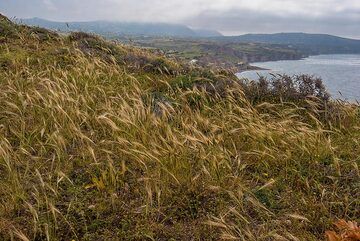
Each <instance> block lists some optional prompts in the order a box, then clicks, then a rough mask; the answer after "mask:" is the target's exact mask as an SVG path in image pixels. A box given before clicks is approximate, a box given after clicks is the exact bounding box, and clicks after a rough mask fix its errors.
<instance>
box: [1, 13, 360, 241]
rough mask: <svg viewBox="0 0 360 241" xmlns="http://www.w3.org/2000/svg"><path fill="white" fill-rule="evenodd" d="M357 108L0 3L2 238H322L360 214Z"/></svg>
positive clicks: (309, 89)
mask: <svg viewBox="0 0 360 241" xmlns="http://www.w3.org/2000/svg"><path fill="white" fill-rule="evenodd" d="M359 113H360V108H359V106H358V105H355V104H350V103H343V102H341V101H334V100H331V99H329V97H328V95H327V94H326V91H325V87H324V86H323V85H322V83H321V80H319V79H314V78H312V77H309V76H298V77H295V78H294V79H293V78H290V77H286V76H282V77H279V76H278V77H274V79H273V80H268V81H266V80H264V79H262V80H260V81H259V82H250V83H248V82H246V81H240V80H238V79H236V77H235V76H234V75H232V74H231V73H229V72H226V71H216V70H210V69H206V68H198V67H196V68H195V67H192V66H189V65H186V64H183V63H179V62H175V61H173V60H169V59H167V58H165V57H164V56H162V55H159V54H156V53H154V52H153V51H148V50H144V49H140V48H135V47H130V46H127V45H121V44H114V43H111V42H107V41H105V40H103V39H102V38H100V37H98V36H94V35H90V34H86V33H71V34H69V35H66V36H64V35H59V34H57V33H55V32H51V31H48V30H45V29H42V28H37V27H27V26H20V25H16V24H14V23H12V22H10V21H9V20H8V19H7V18H6V17H4V16H2V15H0V240H4V241H8V240H9V241H10V240H21V241H28V240H31V241H39V240H40V241H42V240H134V241H135V240H160V241H161V240H164V241H165V240H241V241H249V240H250V241H255V240H294V241H296V240H307V241H315V240H324V238H325V236H324V234H325V231H326V230H334V229H335V227H334V226H333V222H335V221H337V220H338V219H346V220H354V221H360V220H359V217H360V213H359V212H360V207H359V205H360V203H359V200H360V198H359V193H360V192H359V178H360V173H359V164H360V163H359V161H360V159H359V156H360V142H359V139H360V125H359V123H360V116H359ZM345 226H346V225H345ZM339 227H344V225H343V226H339ZM341 231H344V232H345V231H351V230H341ZM328 234H329V235H333V234H332V233H328ZM333 236H334V235H333Z"/></svg>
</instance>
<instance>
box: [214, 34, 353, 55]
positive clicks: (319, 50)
mask: <svg viewBox="0 0 360 241" xmlns="http://www.w3.org/2000/svg"><path fill="white" fill-rule="evenodd" d="M218 39H221V40H224V41H230V42H252V43H267V44H282V45H291V46H292V47H293V48H295V49H298V50H300V51H302V52H303V53H305V54H354V53H360V40H356V39H347V38H341V37H337V36H332V35H327V34H306V33H276V34H245V35H241V36H233V37H219V38H218Z"/></svg>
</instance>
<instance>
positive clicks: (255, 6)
mask: <svg viewBox="0 0 360 241" xmlns="http://www.w3.org/2000/svg"><path fill="white" fill-rule="evenodd" d="M0 12H2V13H3V14H5V15H7V16H8V17H17V18H31V17H40V18H46V19H50V20H57V21H74V20H76V21H87V20H116V21H132V22H134V21H135V22H167V23H181V24H186V25H188V26H190V27H195V28H206V29H213V30H218V31H220V32H222V33H223V34H226V35H237V34H243V33H274V32H308V33H329V34H335V35H340V36H346V37H353V38H360V0H0Z"/></svg>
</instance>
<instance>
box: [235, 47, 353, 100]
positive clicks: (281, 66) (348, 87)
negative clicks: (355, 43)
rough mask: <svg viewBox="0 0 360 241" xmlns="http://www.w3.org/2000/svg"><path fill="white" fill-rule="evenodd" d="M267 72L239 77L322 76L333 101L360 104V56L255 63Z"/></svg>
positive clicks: (239, 75) (336, 55)
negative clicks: (272, 75)
mask: <svg viewBox="0 0 360 241" xmlns="http://www.w3.org/2000/svg"><path fill="white" fill-rule="evenodd" d="M251 65H253V66H257V67H261V68H263V69H267V70H251V71H245V72H241V73H238V74H237V76H238V77H239V78H246V79H250V80H257V79H259V76H265V77H268V78H270V76H271V75H270V73H273V74H287V75H290V76H293V75H298V74H309V75H313V76H316V77H320V78H322V80H323V83H324V84H325V86H326V88H327V90H328V92H329V93H330V94H331V96H332V98H334V99H342V100H346V101H351V102H353V101H360V54H356V55H355V54H335V55H317V56H311V57H308V58H304V59H301V60H284V61H272V62H261V63H252V64H251Z"/></svg>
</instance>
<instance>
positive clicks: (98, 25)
mask: <svg viewBox="0 0 360 241" xmlns="http://www.w3.org/2000/svg"><path fill="white" fill-rule="evenodd" d="M20 22H21V23H23V24H27V25H30V26H38V27H43V28H48V29H53V30H60V31H64V32H68V31H84V32H90V33H96V34H99V35H103V36H107V37H121V36H124V35H134V36H143V35H147V36H177V37H215V36H222V35H221V34H220V33H219V32H217V31H208V30H202V29H197V30H193V29H190V28H189V27H187V26H185V25H180V24H165V23H130V22H129V23H127V22H111V21H90V22H55V21H49V20H46V19H41V18H31V19H21V20H20Z"/></svg>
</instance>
